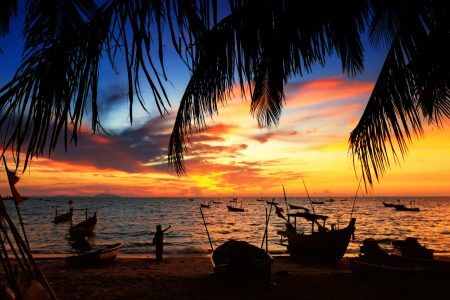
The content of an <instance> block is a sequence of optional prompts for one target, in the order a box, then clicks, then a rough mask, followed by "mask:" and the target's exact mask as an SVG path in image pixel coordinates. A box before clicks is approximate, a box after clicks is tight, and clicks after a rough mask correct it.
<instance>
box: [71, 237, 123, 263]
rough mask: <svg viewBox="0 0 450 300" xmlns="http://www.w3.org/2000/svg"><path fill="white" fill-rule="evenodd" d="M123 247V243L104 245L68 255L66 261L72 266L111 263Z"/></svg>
mask: <svg viewBox="0 0 450 300" xmlns="http://www.w3.org/2000/svg"><path fill="white" fill-rule="evenodd" d="M121 248H122V244H121V243H116V244H112V245H107V246H103V247H101V248H100V249H98V250H96V251H92V252H84V253H81V254H79V255H73V256H68V257H66V263H67V265H69V266H70V267H92V266H99V265H105V264H110V263H112V262H114V260H115V259H116V257H117V255H118V254H119V252H120V249H121Z"/></svg>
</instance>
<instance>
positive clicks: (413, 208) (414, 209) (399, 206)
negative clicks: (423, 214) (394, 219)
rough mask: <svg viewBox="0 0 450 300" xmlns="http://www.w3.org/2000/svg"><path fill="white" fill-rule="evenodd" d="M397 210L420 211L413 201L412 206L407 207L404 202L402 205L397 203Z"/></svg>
mask: <svg viewBox="0 0 450 300" xmlns="http://www.w3.org/2000/svg"><path fill="white" fill-rule="evenodd" d="M394 207H395V210H396V211H413V212H418V211H420V209H419V208H418V207H415V204H413V202H411V206H410V207H407V206H405V205H403V204H401V205H396V206H394Z"/></svg>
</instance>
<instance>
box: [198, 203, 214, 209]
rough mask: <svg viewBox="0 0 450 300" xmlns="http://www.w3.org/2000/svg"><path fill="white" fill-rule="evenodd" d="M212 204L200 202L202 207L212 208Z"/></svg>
mask: <svg viewBox="0 0 450 300" xmlns="http://www.w3.org/2000/svg"><path fill="white" fill-rule="evenodd" d="M210 206H211V204H203V203H201V204H200V207H201V208H210Z"/></svg>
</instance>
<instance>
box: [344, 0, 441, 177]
mask: <svg viewBox="0 0 450 300" xmlns="http://www.w3.org/2000/svg"><path fill="white" fill-rule="evenodd" d="M380 2H383V1H379V2H378V3H377V4H380ZM387 2H389V1H387ZM419 2H420V1H417V2H415V3H416V5H417V7H414V6H411V3H410V2H408V3H407V4H406V2H404V3H403V5H400V6H398V7H396V9H392V8H391V9H389V11H388V12H389V13H388V12H386V11H383V10H380V11H377V8H379V7H375V17H374V19H373V20H374V23H372V25H371V30H372V32H373V33H372V36H374V37H376V36H383V37H384V38H383V39H381V38H378V37H376V38H374V41H376V42H379V43H381V42H382V40H392V44H391V46H390V50H389V52H388V55H387V57H386V60H385V62H384V65H383V68H382V70H381V73H380V75H379V77H378V79H377V82H376V84H375V87H374V90H373V92H372V95H371V96H370V99H369V101H368V104H367V106H366V109H365V111H364V113H363V115H362V117H361V120H360V121H359V123H358V125H357V126H356V128H355V129H354V130H353V131H352V133H351V135H350V140H349V142H350V151H351V153H352V155H353V159H354V164H355V166H356V165H357V164H358V163H359V164H360V166H361V171H362V174H363V177H364V178H365V180H367V182H368V183H369V184H372V182H373V179H374V178H373V175H374V176H375V178H376V179H377V180H379V178H380V176H381V175H382V174H383V173H384V172H385V171H386V169H387V168H388V167H389V166H390V158H391V159H394V160H396V161H397V162H398V160H399V155H398V153H400V155H401V156H402V157H403V156H404V155H405V154H406V153H407V150H408V145H409V142H410V141H411V138H412V137H413V136H417V135H421V134H422V133H423V126H422V123H423V118H424V117H425V118H427V119H428V120H429V121H430V122H439V121H440V120H441V119H442V118H443V117H448V116H450V114H449V112H450V99H449V84H450V81H449V79H450V78H449V72H448V67H449V58H448V53H449V52H448V51H449V46H448V40H449V32H450V31H449V29H450V27H449V26H448V10H446V9H445V6H446V5H443V6H439V8H437V7H434V9H432V8H431V6H430V5H426V4H427V3H419ZM425 2H426V1H425ZM383 7H384V8H385V6H383ZM439 12H440V13H441V14H442V12H444V15H445V14H446V17H439V16H438V15H437V14H438V13H439ZM383 18H388V19H389V20H383ZM431 20H433V21H431ZM380 24H383V25H380ZM386 24H390V25H386ZM377 31H379V32H378V33H376V32H377ZM446 53H447V54H446Z"/></svg>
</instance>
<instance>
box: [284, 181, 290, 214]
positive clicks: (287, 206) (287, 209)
mask: <svg viewBox="0 0 450 300" xmlns="http://www.w3.org/2000/svg"><path fill="white" fill-rule="evenodd" d="M283 194H284V202H285V203H286V212H287V213H288V214H289V205H288V202H287V197H286V190H285V189H284V184H283Z"/></svg>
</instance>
